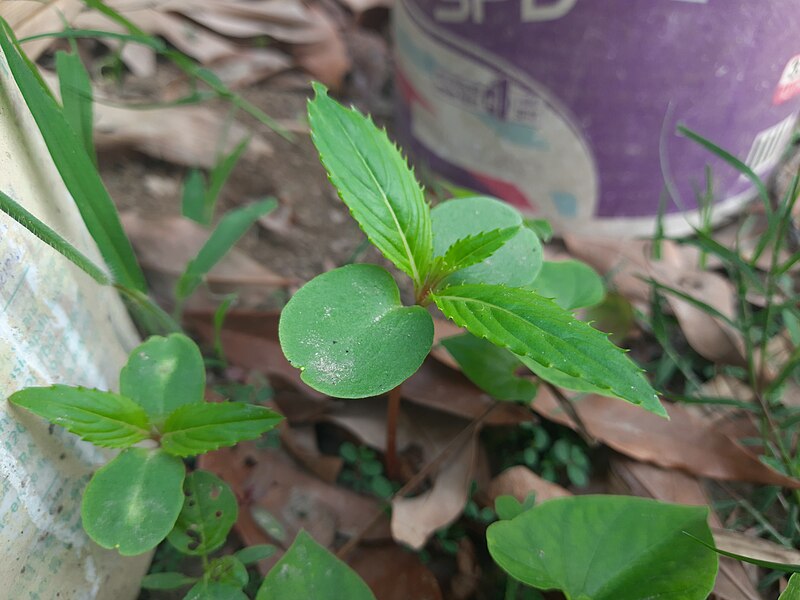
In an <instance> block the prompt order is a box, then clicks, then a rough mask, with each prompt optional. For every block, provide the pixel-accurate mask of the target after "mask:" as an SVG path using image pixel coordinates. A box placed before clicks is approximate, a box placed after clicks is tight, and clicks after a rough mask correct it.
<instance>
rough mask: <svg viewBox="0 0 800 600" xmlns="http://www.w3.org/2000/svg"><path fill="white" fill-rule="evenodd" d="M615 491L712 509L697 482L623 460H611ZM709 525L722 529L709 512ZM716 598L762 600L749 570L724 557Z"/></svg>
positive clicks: (716, 587) (685, 476) (687, 476)
mask: <svg viewBox="0 0 800 600" xmlns="http://www.w3.org/2000/svg"><path fill="white" fill-rule="evenodd" d="M611 473H612V475H613V477H612V489H614V490H615V491H616V492H617V493H625V494H633V495H635V496H642V497H646V498H655V499H656V500H661V501H663V502H677V503H679V504H691V505H699V506H708V504H709V499H708V497H707V496H706V493H705V490H704V489H703V487H702V485H701V484H700V482H699V481H698V480H697V478H695V477H692V476H691V475H688V474H686V473H683V472H682V471H676V470H675V469H661V468H659V467H656V466H653V465H648V464H646V463H640V462H635V461H632V460H628V459H625V458H621V457H614V458H612V460H611ZM708 521H709V525H711V526H712V527H719V526H720V521H719V518H718V517H717V515H716V514H715V513H714V511H713V510H712V511H710V512H709V516H708ZM714 595H715V596H716V597H717V598H719V600H760V598H761V597H760V596H759V594H758V591H757V590H756V588H755V586H754V585H753V582H752V581H751V578H750V577H749V576H748V573H747V569H746V567H745V566H744V565H743V564H742V563H740V562H739V561H736V560H733V559H732V558H727V557H724V556H722V557H720V561H719V574H718V575H717V579H716V582H715V583H714Z"/></svg>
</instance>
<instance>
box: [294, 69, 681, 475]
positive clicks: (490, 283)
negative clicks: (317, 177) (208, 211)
mask: <svg viewBox="0 0 800 600" xmlns="http://www.w3.org/2000/svg"><path fill="white" fill-rule="evenodd" d="M314 89H315V93H316V97H315V98H314V99H313V100H312V101H310V102H309V105H308V117H309V122H310V125H311V136H312V139H313V141H314V144H315V145H316V147H317V149H318V151H319V154H320V158H321V160H322V163H323V164H324V166H325V168H326V169H327V171H328V175H329V176H330V180H331V182H332V183H333V185H334V186H335V187H336V189H337V190H338V192H339V196H340V197H341V199H342V201H343V202H344V203H345V204H346V205H347V206H348V208H349V209H350V213H351V214H352V216H353V218H355V220H356V221H357V222H358V224H359V225H360V226H361V229H362V230H363V231H364V233H365V234H366V236H367V238H368V239H369V241H370V242H371V243H372V244H373V245H374V246H375V247H376V248H377V249H378V250H379V251H380V252H381V253H382V254H383V256H385V257H386V258H387V259H388V260H389V261H391V262H392V263H393V264H394V265H395V267H397V269H398V270H399V271H400V272H402V273H404V274H405V275H406V276H408V278H409V279H410V280H411V284H412V285H413V294H414V298H413V301H414V303H413V305H411V306H406V305H404V304H403V303H402V302H401V299H400V291H399V288H398V285H397V283H396V282H395V280H394V278H393V277H392V275H391V274H390V273H389V271H387V270H386V269H384V268H383V267H380V266H377V265H370V264H351V265H348V266H344V267H341V268H338V269H334V270H332V271H329V272H327V273H324V274H322V275H319V276H317V277H316V278H314V279H313V280H311V281H310V282H309V283H307V284H306V285H305V286H304V287H302V288H301V289H300V290H299V291H298V292H297V293H296V294H295V295H294V296H293V298H292V299H291V300H290V301H289V303H288V304H287V306H286V307H285V309H284V311H283V313H282V315H281V321H280V328H279V329H280V330H279V333H280V342H281V346H282V347H283V351H284V353H285V355H286V357H287V358H288V359H289V361H290V362H291V363H292V364H293V365H294V366H296V367H298V368H300V369H301V370H302V379H303V381H305V382H306V383H307V384H308V385H310V386H311V387H312V388H314V389H316V390H319V391H321V392H323V393H326V394H329V395H331V396H335V397H339V398H366V397H371V396H377V395H380V394H385V393H387V392H389V416H388V422H387V437H388V450H387V472H388V474H389V475H390V476H394V475H395V474H396V467H395V460H396V459H395V458H394V452H395V451H394V442H393V440H394V435H395V434H394V432H395V429H396V421H397V415H398V411H399V401H400V388H399V386H400V385H401V384H402V383H403V381H405V380H406V379H407V378H408V377H410V376H411V375H412V374H413V373H414V372H415V371H416V370H417V369H418V368H419V367H420V365H421V364H422V362H423V360H424V359H425V357H426V356H427V355H428V353H429V352H430V349H431V346H432V343H433V319H432V318H431V314H430V312H429V311H428V308H427V307H429V306H430V305H435V306H436V307H438V309H439V310H440V311H441V312H442V313H443V314H444V315H445V316H446V317H448V318H449V319H452V320H453V321H454V322H455V323H456V324H457V325H459V326H461V327H464V328H466V329H467V330H468V331H469V332H470V333H471V334H472V335H474V336H476V337H477V338H481V339H485V340H488V342H491V343H492V344H494V345H496V346H499V347H500V348H503V349H505V350H507V351H510V352H511V353H513V354H514V355H516V356H518V357H519V358H520V359H521V360H522V361H523V363H524V364H525V365H526V366H527V367H529V368H530V369H531V370H532V371H533V372H534V373H535V374H536V375H537V376H539V377H540V378H541V379H543V380H545V381H547V382H550V383H552V384H554V385H557V386H559V387H563V388H567V389H574V390H578V391H581V392H593V393H598V394H603V395H607V396H613V397H616V398H620V399H622V400H626V401H628V402H631V403H633V404H636V405H639V406H641V407H642V408H644V409H646V410H649V411H651V412H654V413H656V414H658V415H661V416H666V412H665V410H664V408H663V406H662V405H661V403H660V402H659V400H658V397H657V395H656V393H655V392H654V390H653V388H652V387H651V386H650V384H649V383H648V381H647V379H646V378H645V377H644V375H643V372H642V371H641V369H639V368H638V367H637V366H636V365H634V364H633V362H631V360H630V359H629V358H628V357H627V356H626V355H625V351H623V350H621V349H620V348H618V347H617V346H615V345H614V344H612V343H611V342H610V341H609V340H608V339H607V337H606V336H605V335H604V334H603V333H601V332H599V331H597V330H595V329H593V328H592V327H591V326H590V325H588V324H586V323H584V322H582V321H579V320H577V319H576V318H575V317H574V316H573V315H572V313H571V312H569V310H567V309H565V308H562V307H561V306H559V305H558V304H557V303H556V302H554V301H553V300H552V299H550V298H548V297H546V296H543V295H541V294H539V293H537V292H536V291H534V289H536V288H535V287H534V283H535V281H536V279H537V276H538V275H539V273H540V271H541V269H542V263H543V261H542V247H541V242H540V241H539V239H538V237H537V236H536V234H535V233H534V232H533V231H532V230H531V229H530V228H528V227H526V226H525V225H524V221H523V218H522V216H521V215H520V213H519V212H518V211H516V210H515V209H514V208H512V207H511V206H509V205H507V204H505V203H503V202H500V201H498V200H495V199H493V198H487V197H473V198H463V199H457V200H450V201H447V202H443V203H442V204H439V205H438V206H436V207H435V208H433V209H432V210H431V208H430V206H429V205H428V203H427V202H426V200H425V196H424V192H423V189H422V187H421V186H420V185H419V183H418V182H417V180H416V179H415V177H414V173H413V171H412V170H411V169H410V168H409V167H408V164H407V163H406V161H405V159H404V158H403V156H402V155H401V153H400V152H399V150H398V149H397V148H396V147H395V146H394V144H392V142H390V141H389V139H388V137H387V136H386V133H385V132H384V131H382V130H380V129H378V128H377V127H375V125H374V124H373V123H372V121H371V120H370V119H369V118H368V117H365V116H363V115H361V114H360V113H359V112H358V111H356V110H355V109H348V108H345V107H343V106H342V105H340V104H339V103H337V102H336V101H335V100H333V99H331V98H330V97H329V96H328V94H327V90H326V89H325V87H324V86H322V85H321V84H314ZM550 277H551V278H552V271H551V274H550Z"/></svg>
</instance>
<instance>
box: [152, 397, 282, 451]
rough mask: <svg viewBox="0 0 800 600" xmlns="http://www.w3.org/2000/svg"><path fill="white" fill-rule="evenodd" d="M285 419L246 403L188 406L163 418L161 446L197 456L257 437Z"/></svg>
mask: <svg viewBox="0 0 800 600" xmlns="http://www.w3.org/2000/svg"><path fill="white" fill-rule="evenodd" d="M282 419H283V417H281V416H280V415H279V414H278V413H276V412H274V411H272V410H270V409H268V408H266V407H264V406H256V405H254V404H249V403H246V402H206V403H203V404H192V405H185V406H181V407H179V408H177V409H176V410H175V411H174V412H173V413H172V414H170V415H169V416H168V417H167V419H166V421H164V427H163V428H162V429H161V432H162V434H163V435H162V436H161V447H162V448H163V449H164V451H165V452H169V453H170V454H174V455H175V456H184V457H185V456H195V455H197V454H203V453H204V452H211V451H212V450H216V449H217V448H224V447H226V446H233V445H234V444H237V443H239V442H242V441H244V440H252V439H255V438H257V437H259V436H260V435H261V434H263V433H264V432H266V431H269V430H270V429H272V428H273V427H275V426H276V425H277V424H278V423H280V422H281V420H282Z"/></svg>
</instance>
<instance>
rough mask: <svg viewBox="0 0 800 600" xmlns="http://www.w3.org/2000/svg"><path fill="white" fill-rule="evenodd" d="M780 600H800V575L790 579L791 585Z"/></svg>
mask: <svg viewBox="0 0 800 600" xmlns="http://www.w3.org/2000/svg"><path fill="white" fill-rule="evenodd" d="M778 600H800V575H798V574H794V575H792V576H791V577H790V578H789V585H787V586H786V589H785V590H783V593H782V594H781V597H780V598H778Z"/></svg>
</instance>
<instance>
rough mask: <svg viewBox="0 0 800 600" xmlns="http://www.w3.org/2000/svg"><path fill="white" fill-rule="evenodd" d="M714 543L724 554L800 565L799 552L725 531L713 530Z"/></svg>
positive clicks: (759, 539) (767, 541)
mask: <svg viewBox="0 0 800 600" xmlns="http://www.w3.org/2000/svg"><path fill="white" fill-rule="evenodd" d="M713 533H714V542H715V543H716V545H717V548H719V549H720V550H724V551H725V552H731V553H733V554H739V555H741V556H746V557H748V558H754V559H756V560H763V561H768V562H776V563H783V564H786V565H800V552H798V551H797V550H795V549H793V548H786V547H785V546H781V545H780V544H776V543H775V542H770V541H769V540H765V539H762V538H757V537H753V536H749V535H745V534H743V533H737V532H735V531H728V530H727V529H714V530H713Z"/></svg>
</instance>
